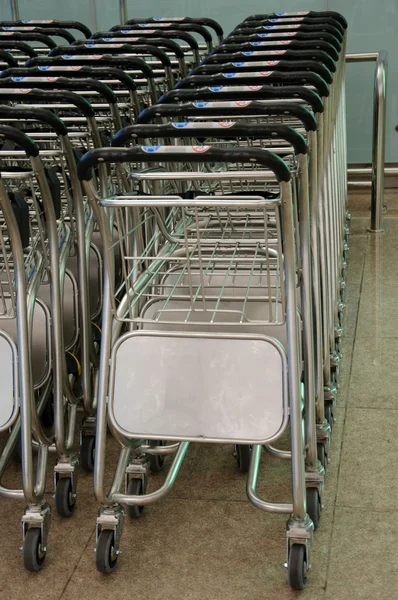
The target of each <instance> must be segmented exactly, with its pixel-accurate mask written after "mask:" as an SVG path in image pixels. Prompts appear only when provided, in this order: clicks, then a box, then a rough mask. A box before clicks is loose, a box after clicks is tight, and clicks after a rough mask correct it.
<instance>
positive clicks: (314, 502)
mask: <svg viewBox="0 0 398 600" xmlns="http://www.w3.org/2000/svg"><path fill="white" fill-rule="evenodd" d="M306 495H307V513H308V516H309V518H310V519H311V521H312V522H313V523H314V529H318V527H319V521H320V520H321V502H320V498H319V492H318V490H317V489H316V488H307V494H306Z"/></svg>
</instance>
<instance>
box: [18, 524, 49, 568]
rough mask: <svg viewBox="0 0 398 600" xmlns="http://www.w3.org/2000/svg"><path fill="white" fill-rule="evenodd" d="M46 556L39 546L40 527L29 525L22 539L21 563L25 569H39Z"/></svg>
mask: <svg viewBox="0 0 398 600" xmlns="http://www.w3.org/2000/svg"><path fill="white" fill-rule="evenodd" d="M45 558H46V553H45V551H43V550H42V548H41V529H40V527H31V528H30V529H28V531H27V532H26V535H25V538H24V541H23V564H24V567H25V569H26V570H27V571H40V569H41V568H42V566H43V563H44V559H45Z"/></svg>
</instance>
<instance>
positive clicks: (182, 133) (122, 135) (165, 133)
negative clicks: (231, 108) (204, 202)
mask: <svg viewBox="0 0 398 600" xmlns="http://www.w3.org/2000/svg"><path fill="white" fill-rule="evenodd" d="M175 137H177V138H194V139H206V138H212V139H214V138H217V139H221V140H228V139H231V138H232V139H236V138H237V137H245V138H250V139H253V140H265V139H267V140H273V139H280V138H282V139H283V140H286V141H287V142H288V143H289V144H290V145H291V146H293V148H294V151H295V152H296V154H307V152H308V146H307V142H306V141H305V139H304V137H303V136H302V135H301V133H298V131H296V130H295V129H293V128H292V127H288V126H287V125H280V124H272V125H267V124H263V123H233V124H231V123H230V122H229V123H228V127H225V124H224V125H223V124H222V123H217V122H212V123H192V122H191V123H166V124H164V125H130V126H129V127H125V128H124V129H121V130H120V131H118V132H117V133H116V135H115V136H114V137H113V140H112V146H113V147H119V146H124V145H125V144H126V143H127V142H128V141H129V140H131V139H133V138H134V139H136V140H145V139H147V138H175Z"/></svg>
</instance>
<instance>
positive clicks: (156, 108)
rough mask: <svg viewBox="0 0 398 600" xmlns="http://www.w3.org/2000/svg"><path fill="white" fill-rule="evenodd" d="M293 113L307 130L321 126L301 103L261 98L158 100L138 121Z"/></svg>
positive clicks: (290, 114) (146, 122)
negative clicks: (180, 102)
mask: <svg viewBox="0 0 398 600" xmlns="http://www.w3.org/2000/svg"><path fill="white" fill-rule="evenodd" d="M225 115H228V118H229V117H239V118H242V117H245V116H248V117H252V116H258V117H268V116H281V117H285V118H286V117H293V118H295V119H298V120H299V121H301V123H302V124H303V126H304V128H305V130H306V131H316V130H317V128H318V125H317V122H316V119H315V117H314V115H313V114H312V113H311V112H310V111H309V110H308V109H307V108H305V107H304V106H300V105H299V104H290V103H286V104H285V103H284V104H272V105H270V104H263V103H262V102H256V101H250V100H249V101H246V102H199V103H196V104H192V103H185V104H155V105H153V106H149V107H148V108H146V109H144V110H143V111H142V112H141V113H140V114H139V115H138V117H137V123H138V124H149V123H151V121H153V120H154V119H158V118H159V117H169V118H170V119H176V118H185V119H188V118H192V117H193V118H195V117H208V118H213V117H220V118H221V119H223V118H225Z"/></svg>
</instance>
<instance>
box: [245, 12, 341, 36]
mask: <svg viewBox="0 0 398 600" xmlns="http://www.w3.org/2000/svg"><path fill="white" fill-rule="evenodd" d="M296 23H303V25H322V26H323V25H331V26H332V27H334V28H335V29H337V30H338V31H340V33H341V34H343V35H344V31H345V29H344V27H343V26H342V24H341V23H340V21H336V19H333V18H332V17H305V16H301V17H286V18H285V19H284V18H279V17H277V18H265V19H250V18H249V19H245V20H244V21H243V22H242V23H241V24H240V25H238V27H259V25H271V24H275V25H283V24H296Z"/></svg>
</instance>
